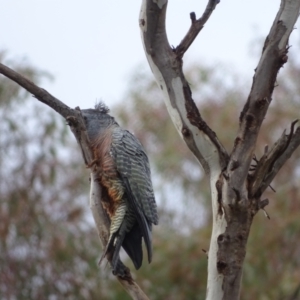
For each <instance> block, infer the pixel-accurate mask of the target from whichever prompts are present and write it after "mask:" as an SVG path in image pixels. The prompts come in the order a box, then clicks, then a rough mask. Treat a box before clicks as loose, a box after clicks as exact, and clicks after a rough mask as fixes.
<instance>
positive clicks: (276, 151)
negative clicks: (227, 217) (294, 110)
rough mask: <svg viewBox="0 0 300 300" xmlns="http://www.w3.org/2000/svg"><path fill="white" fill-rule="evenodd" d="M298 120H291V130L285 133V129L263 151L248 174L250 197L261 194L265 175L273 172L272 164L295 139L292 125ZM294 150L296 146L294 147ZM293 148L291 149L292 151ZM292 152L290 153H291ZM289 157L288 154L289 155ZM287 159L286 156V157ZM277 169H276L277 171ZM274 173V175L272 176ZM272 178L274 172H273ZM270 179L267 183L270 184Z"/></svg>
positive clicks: (256, 196) (267, 175)
mask: <svg viewBox="0 0 300 300" xmlns="http://www.w3.org/2000/svg"><path fill="white" fill-rule="evenodd" d="M297 122H298V120H296V121H294V122H292V124H291V131H290V133H289V134H288V135H286V134H285V130H284V132H283V134H282V135H281V137H280V138H279V139H278V141H277V142H276V143H275V144H274V146H273V147H272V148H271V149H270V151H268V152H266V153H264V155H263V156H262V158H261V159H260V160H259V161H258V163H257V166H256V168H255V172H254V173H253V174H252V175H251V176H250V177H251V180H250V182H249V185H250V187H249V194H250V198H251V197H254V198H258V197H260V196H261V194H262V192H263V191H264V190H261V186H262V185H263V186H265V182H266V181H265V180H266V177H268V178H269V176H270V174H271V173H272V174H273V172H274V169H273V166H274V165H275V163H276V161H277V160H278V159H279V158H280V157H281V156H282V155H283V154H284V153H285V151H286V149H287V148H288V146H289V145H290V143H291V142H292V140H295V139H296V140H297V138H298V137H297V135H294V127H295V124H296V123H297ZM294 150H296V148H295V149H294ZM294 150H293V151H294ZM291 154H292V153H291ZM291 154H290V155H291ZM289 157H290V156H289ZM286 159H287V158H286ZM278 171H279V170H277V172H278ZM273 175H274V176H273ZM273 175H272V176H273V178H274V177H275V175H276V174H273ZM270 183H271V181H270V182H269V184H268V185H270Z"/></svg>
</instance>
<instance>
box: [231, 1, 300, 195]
mask: <svg viewBox="0 0 300 300" xmlns="http://www.w3.org/2000/svg"><path fill="white" fill-rule="evenodd" d="M299 7H300V1H299V0H289V1H288V0H282V1H281V7H280V10H279V12H278V14H277V16H276V18H275V21H274V23H273V26H272V28H271V30H270V33H269V35H268V37H267V38H266V41H265V44H264V47H263V53H262V56H261V59H260V61H259V64H258V66H257V68H256V72H255V75H254V78H253V84H252V88H251V92H250V95H249V97H248V100H247V102H246V104H245V106H244V109H243V111H242V112H241V115H240V128H239V132H238V136H237V138H236V140H235V145H234V149H233V151H232V154H231V159H230V162H229V164H228V168H227V170H228V174H229V175H230V180H229V181H230V185H231V186H233V187H235V188H240V187H241V186H242V187H243V190H244V194H246V179H247V176H248V170H249V166H250V163H251V160H252V157H253V151H254V148H255V144H256V140H257V136H258V133H259V130H260V127H261V124H262V121H263V119H264V117H265V115H266V112H267V110H268V107H269V104H270V102H271V100H272V93H273V89H274V85H275V80H276V76H277V73H278V71H279V69H280V68H281V67H282V66H283V64H284V63H285V62H286V61H287V52H288V44H287V43H288V38H289V36H290V33H291V32H292V30H293V28H294V24H295V22H296V20H297V18H298V15H299ZM235 161H238V162H240V167H239V168H238V169H236V170H235V171H234V172H231V171H230V169H231V164H232V163H233V162H235Z"/></svg>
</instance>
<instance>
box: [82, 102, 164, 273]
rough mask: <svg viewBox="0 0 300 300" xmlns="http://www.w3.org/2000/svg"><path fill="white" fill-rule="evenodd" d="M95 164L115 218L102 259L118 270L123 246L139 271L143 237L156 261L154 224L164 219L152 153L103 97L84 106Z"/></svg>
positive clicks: (105, 205)
mask: <svg viewBox="0 0 300 300" xmlns="http://www.w3.org/2000/svg"><path fill="white" fill-rule="evenodd" d="M82 115H83V117H84V120H85V124H86V129H87V133H88V137H89V140H90V143H91V149H92V152H93V155H94V160H93V163H92V164H93V165H95V164H96V165H97V167H98V169H99V176H98V179H97V180H98V182H99V184H100V186H101V189H102V194H103V196H102V199H101V203H102V206H103V208H104V210H105V211H106V212H107V215H108V217H109V220H110V228H109V237H108V242H107V245H106V247H105V249H104V252H103V254H102V257H101V259H100V262H101V261H102V260H103V259H104V258H105V257H106V258H107V259H108V260H109V261H110V264H111V266H112V270H113V273H114V274H117V273H118V262H119V252H120V249H121V247H122V248H123V249H124V250H125V251H126V253H127V254H128V256H129V257H130V259H131V260H132V262H133V264H134V267H135V268H136V269H137V270H138V269H139V268H140V267H141V265H142V261H143V250H142V239H143V240H144V243H145V245H146V250H147V254H148V262H149V263H150V262H151V261H152V225H157V224H158V213H157V205H156V202H155V196H154V191H153V185H152V181H151V171H150V165H149V159H148V156H147V154H146V152H145V150H144V148H143V146H142V144H141V143H140V141H139V140H138V139H137V137H136V136H135V135H133V134H132V133H130V132H129V131H128V130H126V129H123V128H122V127H120V126H119V124H118V123H117V122H116V121H115V119H114V117H112V116H111V115H110V114H109V109H108V107H107V106H106V105H105V104H104V103H103V102H99V103H97V104H96V105H95V108H94V109H86V110H82Z"/></svg>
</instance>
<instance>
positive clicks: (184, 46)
mask: <svg viewBox="0 0 300 300" xmlns="http://www.w3.org/2000/svg"><path fill="white" fill-rule="evenodd" d="M218 3H220V0H210V1H208V3H207V6H206V8H205V11H204V13H203V14H202V16H201V18H199V19H198V20H197V19H196V14H195V13H194V12H191V13H190V17H191V21H192V24H191V27H190V28H189V30H188V32H187V34H186V35H185V37H184V38H183V40H182V41H181V42H180V44H179V45H178V46H177V47H176V48H175V53H176V54H177V55H178V57H182V56H183V55H184V53H185V52H186V51H187V50H188V48H189V47H190V46H191V44H192V43H193V41H194V40H195V39H196V37H197V35H198V33H199V32H200V31H201V29H202V28H203V27H204V25H205V23H206V22H207V21H208V19H209V17H210V15H211V14H212V12H213V10H214V9H215V7H216V5H217V4H218Z"/></svg>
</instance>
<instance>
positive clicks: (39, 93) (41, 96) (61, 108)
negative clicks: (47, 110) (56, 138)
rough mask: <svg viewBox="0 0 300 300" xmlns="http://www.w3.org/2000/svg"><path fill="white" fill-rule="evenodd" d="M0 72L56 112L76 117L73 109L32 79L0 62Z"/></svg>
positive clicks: (64, 115) (65, 116)
mask: <svg viewBox="0 0 300 300" xmlns="http://www.w3.org/2000/svg"><path fill="white" fill-rule="evenodd" d="M0 73H1V74H3V75H4V76H6V77H7V78H9V79H11V80H12V81H14V82H16V83H17V84H19V85H20V86H21V87H23V88H24V89H25V90H27V91H28V92H29V93H31V94H32V95H33V96H34V97H35V98H37V99H38V100H39V101H41V102H43V103H44V104H46V105H48V106H50V107H51V108H52V109H54V110H55V111H56V112H58V113H59V114H60V115H61V116H63V117H64V118H67V117H69V116H74V117H76V114H75V112H74V110H73V109H71V108H70V107H68V106H67V105H65V104H64V103H63V102H61V101H60V100H58V99H56V98H55V97H53V96H52V95H51V94H49V93H48V92H47V91H46V90H44V89H42V88H40V87H38V86H36V85H35V84H34V83H33V82H32V81H30V80H28V79H27V78H25V77H24V76H22V75H21V74H19V73H17V72H16V71H14V70H12V69H10V68H9V67H7V66H5V65H3V64H1V63H0Z"/></svg>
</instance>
